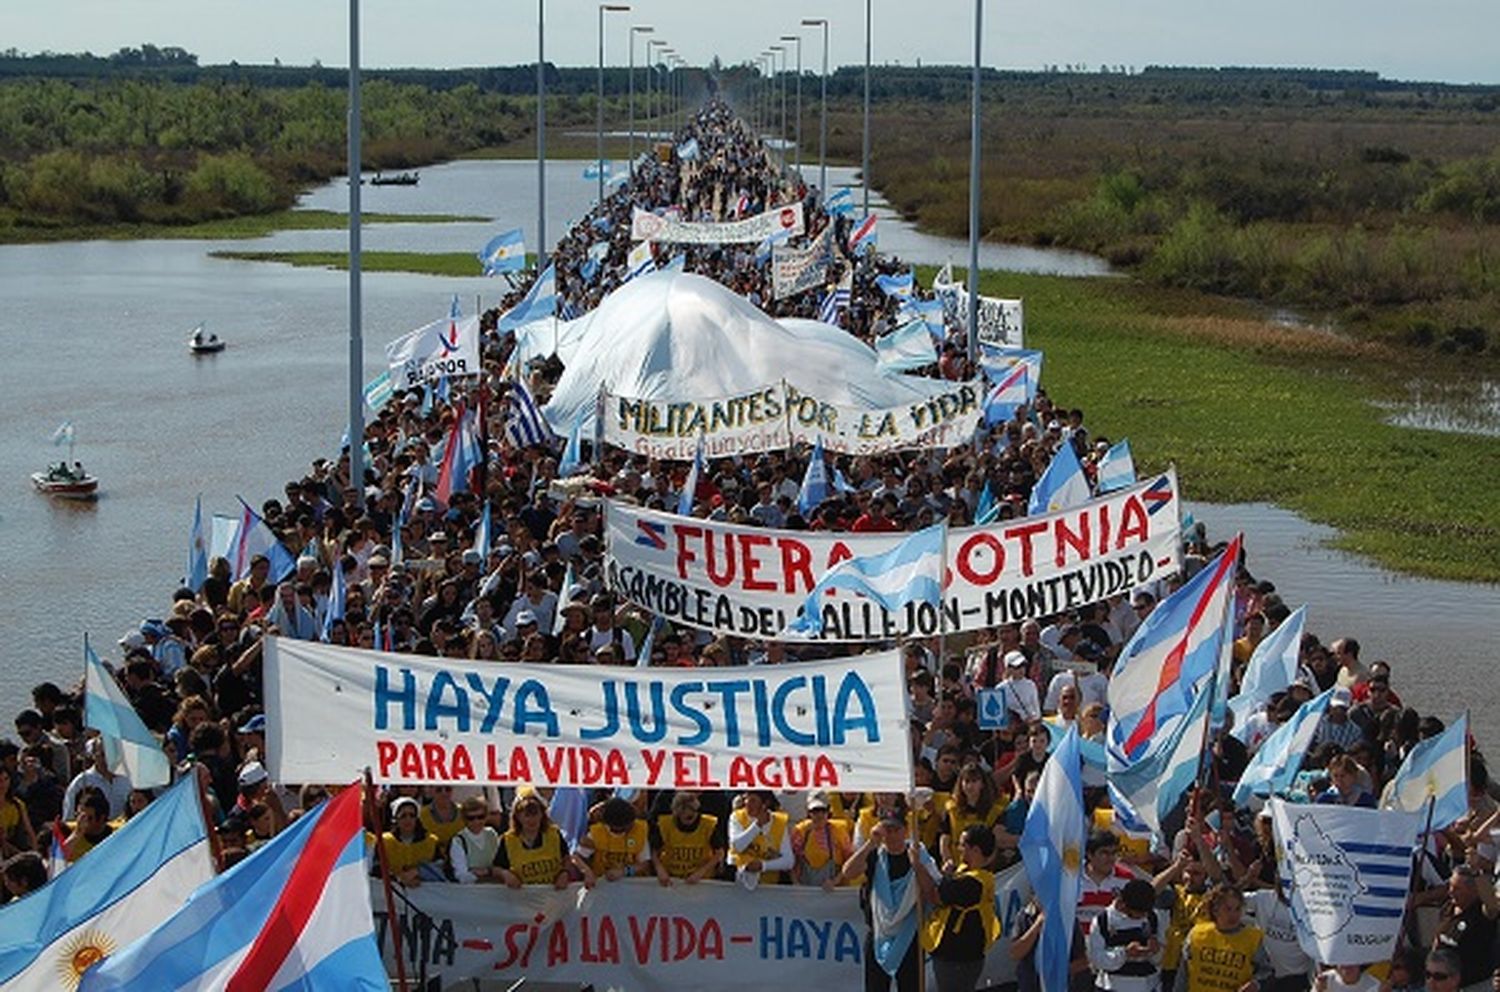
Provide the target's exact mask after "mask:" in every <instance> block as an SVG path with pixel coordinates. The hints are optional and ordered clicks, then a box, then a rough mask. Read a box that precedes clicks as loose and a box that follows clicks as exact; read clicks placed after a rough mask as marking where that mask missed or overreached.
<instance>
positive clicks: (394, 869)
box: [380, 796, 443, 886]
mask: <svg viewBox="0 0 1500 992" xmlns="http://www.w3.org/2000/svg"><path fill="white" fill-rule="evenodd" d="M391 819H392V820H393V822H394V825H393V827H392V829H390V830H388V831H386V832H385V833H383V834H381V835H380V846H381V847H382V848H383V849H384V850H385V863H386V868H387V870H388V871H389V872H390V873H391V878H393V879H395V880H396V881H398V882H400V883H401V884H402V885H413V886H414V885H421V884H422V882H424V881H427V882H435V881H441V880H442V878H443V870H442V867H441V864H440V862H439V858H438V842H437V838H436V837H434V836H433V835H432V834H431V833H429V832H428V830H427V828H426V827H424V826H422V819H421V807H419V806H418V805H417V801H416V800H415V799H413V798H411V797H410V796H402V797H401V798H399V799H397V800H396V801H395V802H393V803H391Z"/></svg>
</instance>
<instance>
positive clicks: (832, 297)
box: [818, 271, 853, 327]
mask: <svg viewBox="0 0 1500 992" xmlns="http://www.w3.org/2000/svg"><path fill="white" fill-rule="evenodd" d="M852 277H853V272H852V271H849V272H845V273H844V277H843V278H842V279H840V280H839V282H838V285H836V286H834V287H833V289H832V290H831V291H830V292H829V293H828V295H827V296H825V297H823V302H822V303H821V304H819V306H818V319H819V320H821V321H822V322H823V323H825V324H832V325H834V326H835V327H838V326H841V323H842V321H841V320H840V315H841V314H843V312H844V311H845V310H847V309H849V298H850V296H851V294H852V289H853V278H852Z"/></svg>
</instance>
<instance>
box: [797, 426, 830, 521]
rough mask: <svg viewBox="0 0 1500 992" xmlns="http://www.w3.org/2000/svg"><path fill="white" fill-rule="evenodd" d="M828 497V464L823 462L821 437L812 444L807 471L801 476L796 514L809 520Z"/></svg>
mask: <svg viewBox="0 0 1500 992" xmlns="http://www.w3.org/2000/svg"><path fill="white" fill-rule="evenodd" d="M828 496H829V482H828V464H827V462H825V461H824V460H823V435H821V434H819V435H818V438H817V440H816V441H814V442H813V450H812V455H811V456H810V457H809V458H808V459H807V471H806V472H805V473H804V474H803V476H802V491H801V492H799V493H798V494H797V512H798V513H800V514H802V517H803V519H804V520H811V519H812V515H813V512H814V511H815V510H817V508H818V507H819V506H821V505H822V504H823V501H824V500H825V499H827V498H828Z"/></svg>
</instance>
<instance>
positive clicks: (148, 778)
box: [83, 644, 172, 789]
mask: <svg viewBox="0 0 1500 992" xmlns="http://www.w3.org/2000/svg"><path fill="white" fill-rule="evenodd" d="M83 663H84V676H83V724H84V726H86V727H90V728H92V729H94V730H97V731H99V733H100V735H101V736H102V737H103V739H104V755H105V757H106V758H107V759H108V761H109V766H110V768H111V770H113V771H115V772H123V773H124V774H125V777H126V778H128V779H130V784H131V785H133V786H135V787H136V788H137V789H156V788H160V787H161V786H163V785H167V784H168V783H170V782H171V781H172V764H171V762H169V761H168V760H167V754H166V752H165V751H163V750H162V749H161V742H160V741H158V740H157V739H156V737H155V736H154V735H153V734H152V733H151V731H149V730H147V729H146V724H145V723H144V722H143V721H142V720H141V717H140V714H138V713H136V711H135V707H134V706H132V705H131V704H130V699H129V697H127V696H126V695H125V691H124V690H123V689H121V688H120V686H119V685H118V683H116V682H115V680H114V678H113V677H112V676H111V675H110V674H109V672H108V671H107V670H106V669H105V667H104V663H103V662H101V661H100V660H99V656H98V655H97V654H95V653H94V649H93V648H91V647H89V646H88V645H87V644H85V645H84V646H83Z"/></svg>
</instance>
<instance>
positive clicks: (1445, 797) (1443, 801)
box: [1381, 710, 1469, 830]
mask: <svg viewBox="0 0 1500 992" xmlns="http://www.w3.org/2000/svg"><path fill="white" fill-rule="evenodd" d="M1383 800H1384V801H1383V802H1382V803H1381V805H1382V807H1383V808H1385V809H1400V810H1406V811H1408V812H1415V811H1418V810H1420V811H1421V812H1423V813H1425V812H1426V811H1427V803H1428V801H1429V800H1432V801H1433V802H1434V805H1433V807H1432V829H1434V830H1442V829H1444V828H1446V827H1449V826H1451V825H1452V824H1454V823H1456V822H1457V821H1459V820H1461V819H1463V818H1464V817H1465V816H1467V815H1468V812H1469V713H1468V711H1467V710H1465V711H1464V713H1463V715H1462V716H1460V717H1459V718H1458V719H1457V720H1454V721H1453V723H1452V725H1450V726H1449V727H1448V729H1447V730H1444V731H1443V732H1442V733H1441V734H1438V735H1437V736H1436V737H1430V738H1428V739H1427V740H1425V741H1423V742H1422V743H1420V744H1418V745H1417V746H1416V747H1414V748H1412V749H1411V753H1410V754H1408V755H1407V756H1406V760H1405V761H1403V762H1401V768H1400V770H1398V771H1397V772H1396V777H1395V778H1393V779H1391V784H1390V785H1389V786H1387V787H1386V793H1385V796H1384V797H1383Z"/></svg>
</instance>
